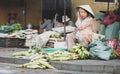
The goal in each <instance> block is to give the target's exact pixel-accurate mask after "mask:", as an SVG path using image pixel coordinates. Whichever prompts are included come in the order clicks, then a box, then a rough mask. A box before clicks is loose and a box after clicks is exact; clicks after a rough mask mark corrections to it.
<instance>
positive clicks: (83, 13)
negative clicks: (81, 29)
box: [79, 9, 88, 19]
mask: <svg viewBox="0 0 120 74" xmlns="http://www.w3.org/2000/svg"><path fill="white" fill-rule="evenodd" d="M79 14H80V17H81V18H82V19H85V18H86V17H87V16H88V13H87V11H85V10H84V9H80V10H79Z"/></svg>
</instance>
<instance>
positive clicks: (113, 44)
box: [107, 39, 117, 49]
mask: <svg viewBox="0 0 120 74" xmlns="http://www.w3.org/2000/svg"><path fill="white" fill-rule="evenodd" d="M107 42H108V45H109V46H110V47H111V48H112V49H115V48H116V46H117V39H109V40H107Z"/></svg>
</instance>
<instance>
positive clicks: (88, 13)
mask: <svg viewBox="0 0 120 74" xmlns="http://www.w3.org/2000/svg"><path fill="white" fill-rule="evenodd" d="M76 10H77V21H76V23H75V25H76V28H75V31H74V32H72V33H70V34H67V37H66V41H67V47H68V50H69V51H70V50H71V49H72V47H73V46H74V45H75V41H76V39H77V41H78V42H79V43H80V44H82V45H83V46H84V47H88V43H90V42H91V41H92V33H93V31H92V23H93V19H94V13H93V11H92V9H91V7H90V6H89V5H80V6H77V7H76Z"/></svg>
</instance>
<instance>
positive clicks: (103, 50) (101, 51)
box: [89, 41, 112, 60]
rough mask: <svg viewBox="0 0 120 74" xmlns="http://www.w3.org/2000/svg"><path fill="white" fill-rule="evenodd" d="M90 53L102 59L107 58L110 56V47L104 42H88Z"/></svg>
mask: <svg viewBox="0 0 120 74" xmlns="http://www.w3.org/2000/svg"><path fill="white" fill-rule="evenodd" d="M89 46H90V55H91V56H92V57H97V58H99V59H103V60H109V59H110V56H111V52H112V50H111V48H110V47H109V46H108V44H107V43H106V42H101V41H94V42H92V43H90V44H89Z"/></svg>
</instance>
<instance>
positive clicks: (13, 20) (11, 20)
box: [6, 12, 18, 25]
mask: <svg viewBox="0 0 120 74" xmlns="http://www.w3.org/2000/svg"><path fill="white" fill-rule="evenodd" d="M15 23H18V20H17V13H15V12H10V13H8V20H7V23H6V25H12V24H15Z"/></svg>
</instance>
